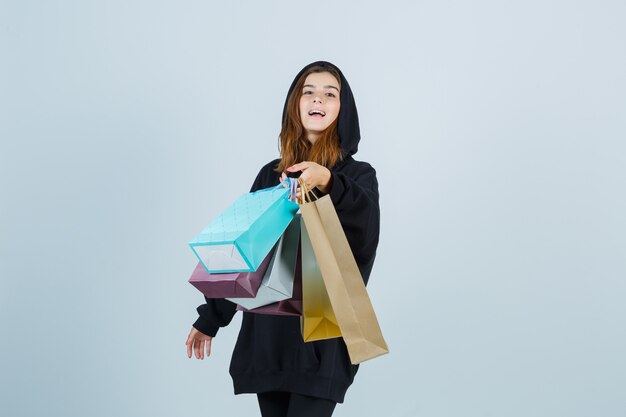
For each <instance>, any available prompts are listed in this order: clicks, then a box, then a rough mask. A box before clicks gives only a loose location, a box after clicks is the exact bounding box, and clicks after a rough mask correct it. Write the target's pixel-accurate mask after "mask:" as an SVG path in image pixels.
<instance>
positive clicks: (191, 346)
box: [185, 327, 213, 359]
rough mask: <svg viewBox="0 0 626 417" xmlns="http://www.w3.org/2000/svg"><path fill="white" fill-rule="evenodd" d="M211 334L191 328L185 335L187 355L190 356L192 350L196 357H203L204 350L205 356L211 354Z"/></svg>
mask: <svg viewBox="0 0 626 417" xmlns="http://www.w3.org/2000/svg"><path fill="white" fill-rule="evenodd" d="M211 339H213V338H212V337H211V336H207V335H205V334H204V333H201V332H200V331H198V330H197V329H196V328H195V327H192V328H191V331H190V332H189V336H187V342H185V344H186V345H187V356H188V357H189V358H191V353H192V350H193V352H195V354H196V359H204V352H205V351H206V356H207V357H208V356H209V355H211Z"/></svg>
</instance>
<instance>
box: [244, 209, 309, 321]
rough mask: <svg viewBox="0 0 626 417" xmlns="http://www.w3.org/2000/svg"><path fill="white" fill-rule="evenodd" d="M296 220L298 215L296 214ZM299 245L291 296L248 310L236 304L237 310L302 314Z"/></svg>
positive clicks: (273, 313) (272, 313) (258, 312)
mask: <svg viewBox="0 0 626 417" xmlns="http://www.w3.org/2000/svg"><path fill="white" fill-rule="evenodd" d="M298 222H300V217H299V216H298ZM300 253H301V251H300V246H299V245H298V259H297V261H296V268H295V276H294V280H293V295H292V297H291V298H289V299H287V300H283V301H279V302H277V303H272V304H268V305H266V306H262V307H258V308H255V309H252V310H248V309H246V308H244V307H242V306H240V305H237V310H238V311H245V312H248V313H256V314H269V315H273V316H301V315H302V258H301V255H300Z"/></svg>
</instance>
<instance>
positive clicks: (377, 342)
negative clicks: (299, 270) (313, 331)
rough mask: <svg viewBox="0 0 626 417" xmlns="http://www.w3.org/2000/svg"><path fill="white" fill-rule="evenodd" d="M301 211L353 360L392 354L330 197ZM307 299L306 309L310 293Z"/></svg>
mask: <svg viewBox="0 0 626 417" xmlns="http://www.w3.org/2000/svg"><path fill="white" fill-rule="evenodd" d="M300 186H301V188H302V191H303V193H302V195H303V196H304V198H306V196H308V195H309V191H308V189H307V188H306V186H305V185H304V183H303V182H300ZM300 210H301V211H302V220H303V222H304V224H303V225H302V230H306V231H307V232H308V238H309V239H310V243H311V246H312V248H313V252H314V253H315V259H316V260H317V263H318V264H319V268H320V271H321V273H322V278H323V280H324V284H325V286H326V291H327V293H328V297H329V299H330V304H331V305H332V309H333V311H334V313H335V316H336V318H337V323H338V324H339V328H340V329H341V335H342V337H343V339H344V341H345V343H346V346H347V348H348V354H349V356H350V361H351V362H352V363H353V364H358V363H361V362H363V361H365V360H368V359H372V358H375V357H377V356H380V355H383V354H385V353H388V352H389V348H388V347H387V343H386V342H385V339H384V338H383V335H382V332H381V330H380V326H379V324H378V320H377V319H376V314H375V313H374V308H373V307H372V303H371V301H370V298H369V296H368V294H367V290H366V289H365V284H364V282H363V278H362V277H361V273H360V271H359V268H358V265H357V263H356V260H355V259H354V256H353V254H352V250H351V249H350V245H349V243H348V239H347V238H346V235H345V233H344V231H343V228H342V226H341V222H340V221H339V217H338V216H337V212H336V211H335V207H334V206H333V203H332V201H331V199H330V196H328V195H326V196H324V197H321V198H319V199H317V200H315V201H310V200H309V202H306V201H303V204H301V205H300ZM303 241H304V234H303ZM303 246H304V245H303ZM303 253H304V252H303ZM303 283H304V281H303ZM304 301H305V310H306V293H305V299H304Z"/></svg>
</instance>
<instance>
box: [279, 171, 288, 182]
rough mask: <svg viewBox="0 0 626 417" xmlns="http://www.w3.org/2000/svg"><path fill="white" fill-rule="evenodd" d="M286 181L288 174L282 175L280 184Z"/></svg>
mask: <svg viewBox="0 0 626 417" xmlns="http://www.w3.org/2000/svg"><path fill="white" fill-rule="evenodd" d="M285 179H287V174H285V173H284V172H283V173H282V174H280V182H283V181H285Z"/></svg>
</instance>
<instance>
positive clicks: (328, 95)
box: [300, 72, 341, 143]
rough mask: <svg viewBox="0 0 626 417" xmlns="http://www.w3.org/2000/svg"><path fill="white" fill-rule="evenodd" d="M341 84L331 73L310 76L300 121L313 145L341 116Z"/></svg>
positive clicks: (306, 82)
mask: <svg viewBox="0 0 626 417" xmlns="http://www.w3.org/2000/svg"><path fill="white" fill-rule="evenodd" d="M340 107H341V102H340V101H339V82H338V81H337V79H336V78H335V77H334V76H333V75H332V74H331V73H329V72H315V73H313V74H309V75H308V76H307V77H306V80H305V81H304V86H303V87H302V96H301V97H300V119H301V120H302V125H303V126H304V130H305V132H306V135H307V138H308V139H309V141H311V143H315V141H316V140H317V138H318V137H319V135H320V133H322V132H323V131H324V130H325V129H326V128H327V127H328V126H330V125H331V124H332V123H333V122H334V121H335V119H336V118H337V116H338V115H339V108H340Z"/></svg>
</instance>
